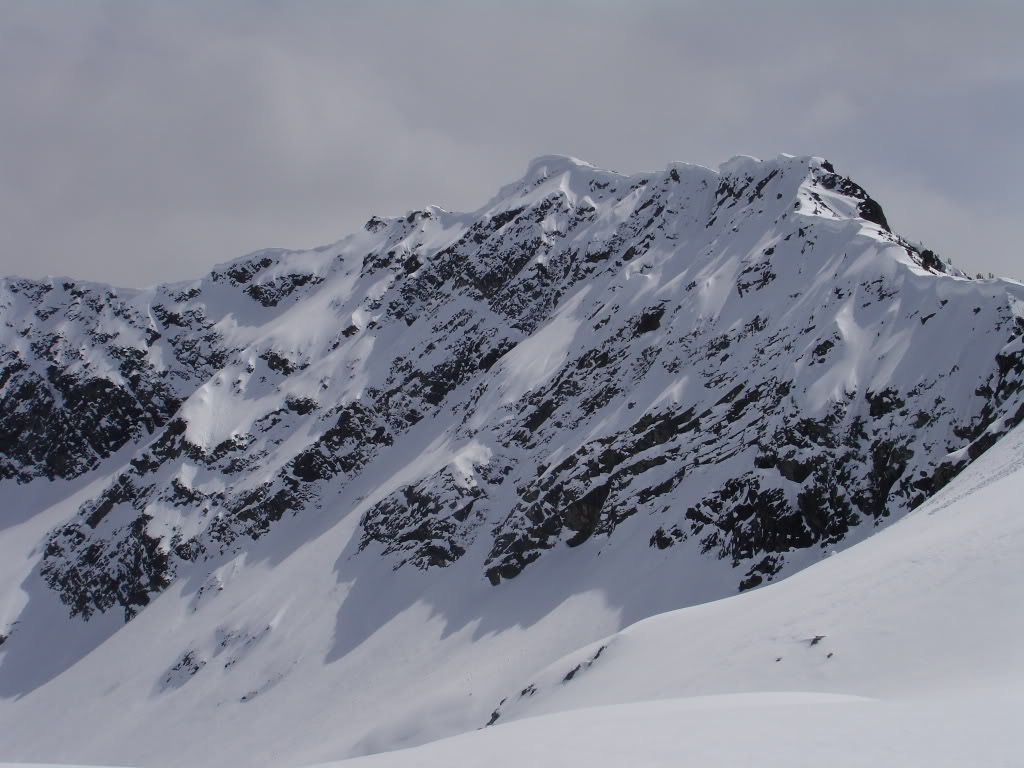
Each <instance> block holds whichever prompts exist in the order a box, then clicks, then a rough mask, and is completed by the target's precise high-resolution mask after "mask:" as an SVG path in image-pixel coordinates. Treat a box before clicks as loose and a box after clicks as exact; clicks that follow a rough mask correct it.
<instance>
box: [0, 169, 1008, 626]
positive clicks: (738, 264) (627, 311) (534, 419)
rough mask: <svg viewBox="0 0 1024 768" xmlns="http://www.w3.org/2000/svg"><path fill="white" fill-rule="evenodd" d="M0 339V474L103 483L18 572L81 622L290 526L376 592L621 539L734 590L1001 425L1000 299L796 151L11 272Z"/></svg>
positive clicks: (933, 480) (539, 179)
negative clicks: (133, 284) (326, 241)
mask: <svg viewBox="0 0 1024 768" xmlns="http://www.w3.org/2000/svg"><path fill="white" fill-rule="evenodd" d="M0 317H2V319H3V327H2V328H0V392H2V395H3V404H2V407H0V476H2V477H3V478H4V482H8V483H10V482H18V483H26V482H45V481H46V480H45V479H49V480H60V479H67V478H73V477H77V476H80V475H83V474H85V473H89V472H103V473H110V477H111V481H110V482H109V484H108V485H107V487H106V488H105V490H103V491H102V492H101V493H99V494H98V495H97V496H96V497H95V498H93V499H91V500H89V501H87V502H86V503H84V504H83V505H82V507H81V509H80V511H79V513H78V515H77V516H76V517H75V518H74V519H72V520H71V521H70V522H68V523H67V524H65V525H63V526H61V527H59V528H58V529H57V530H55V531H54V532H53V533H52V535H51V537H50V539H49V542H48V545H47V548H46V551H45V556H44V559H43V565H42V570H43V574H44V576H45V578H46V580H47V582H48V583H49V585H50V586H51V587H52V588H53V589H55V590H57V591H58V592H59V593H60V595H61V598H62V599H63V600H64V602H65V603H66V604H67V605H68V606H69V608H70V610H71V612H72V613H73V614H76V615H80V616H82V617H85V618H88V617H89V616H90V615H91V614H92V613H93V612H95V611H106V610H109V609H112V608H117V609H119V610H123V611H124V613H125V616H126V618H131V617H132V616H133V615H134V614H135V613H136V612H137V611H138V610H139V609H140V608H141V607H142V606H144V605H146V604H147V603H148V601H149V600H150V598H151V596H152V595H153V594H154V593H156V592H159V591H160V590H162V589H164V588H165V587H167V586H168V585H169V584H170V583H171V582H172V581H173V579H174V578H175V577H176V576H177V575H180V573H181V572H182V571H183V569H189V568H205V569H209V568H212V567H214V565H215V564H216V563H217V562H219V561H221V560H223V559H224V558H226V557H230V556H232V555H234V554H236V553H238V552H239V551H243V550H245V548H246V547H247V546H248V542H251V541H253V540H255V539H257V538H259V537H262V536H264V535H268V534H269V535H272V532H273V529H274V524H275V522H277V521H279V520H281V519H282V518H283V517H285V516H292V515H301V514H302V513H303V512H304V511H305V510H309V509H319V510H321V512H320V514H328V515H331V516H334V517H336V518H340V517H341V516H342V515H345V514H348V513H350V512H353V511H356V512H358V514H359V515H360V524H359V530H358V532H357V535H356V537H355V539H354V540H353V543H352V545H351V550H352V551H351V552H350V553H349V554H350V555H351V556H356V557H385V558H388V559H389V560H390V561H391V562H392V563H393V566H394V567H395V568H399V567H406V566H412V567H416V568H422V569H429V568H443V567H445V566H447V565H449V564H451V563H453V562H454V561H456V560H461V559H463V558H470V559H471V560H472V561H473V562H475V563H477V564H478V567H479V573H480V577H481V578H484V577H486V578H487V579H489V580H490V582H491V583H492V584H494V585H498V584H500V583H501V582H502V581H503V580H507V579H511V578H514V577H515V576H516V575H517V574H519V573H520V572H521V571H522V570H523V569H524V568H527V567H528V566H529V565H530V564H531V563H532V562H534V561H536V560H537V559H538V558H540V557H542V556H546V555H545V553H548V552H552V553H553V552H555V551H557V550H559V549H561V548H565V547H588V546H592V547H600V546H601V542H602V541H607V540H608V538H609V537H612V536H613V535H614V536H630V537H640V538H641V539H642V540H643V541H644V542H646V543H647V545H649V547H650V548H652V549H656V550H666V549H672V548H675V550H676V551H678V556H679V557H701V556H703V557H708V558H715V559H719V560H723V559H724V560H726V561H728V562H729V563H731V564H732V565H733V566H734V567H735V573H736V578H735V586H736V588H739V589H745V588H750V587H754V586H757V585H758V584H761V583H763V582H764V581H766V580H767V581H770V580H772V579H773V578H776V577H778V576H779V575H780V574H784V573H785V572H786V568H787V564H789V563H792V562H793V561H794V559H799V558H794V554H797V553H802V552H807V551H808V550H812V549H824V548H830V549H831V548H834V547H836V546H841V545H842V543H843V542H844V540H845V539H846V538H847V537H848V536H849V535H850V533H851V531H852V530H854V529H859V528H863V527H865V526H873V525H876V524H878V523H879V522H880V521H882V520H884V519H886V518H889V519H891V518H893V517H896V516H899V515H901V514H903V513H904V512H906V511H908V510H909V509H911V508H913V507H914V506H916V505H918V504H920V503H921V502H922V501H923V500H924V499H926V498H927V497H928V496H929V495H931V494H933V493H934V492H935V491H937V490H938V489H939V488H941V487H942V486H943V485H944V484H945V483H947V482H948V481H949V479H950V478H952V477H953V476H954V475H955V474H956V473H958V472H959V471H960V470H961V469H962V468H963V467H964V466H966V464H967V463H968V462H970V461H971V460H973V459H974V458H976V457H977V456H978V455H980V453H981V452H983V451H984V450H986V449H987V448H988V447H990V446H991V445H992V444H993V443H994V441H995V440H997V439H998V438H999V436H1000V435H1002V434H1003V433H1004V432H1005V431H1007V430H1008V429H1009V428H1010V427H1012V426H1013V425H1015V424H1016V423H1018V422H1020V421H1021V420H1022V419H1024V392H1022V383H1024V340H1022V339H1024V336H1022V334H1024V288H1022V287H1021V286H1020V285H1018V284H1015V283H1010V282H1008V281H1001V280H985V281H977V280H970V279H968V278H967V277H966V276H964V275H963V274H962V273H959V272H958V271H956V270H953V269H952V268H951V267H949V266H947V265H945V264H943V263H942V261H941V260H940V259H938V258H936V257H935V255H934V254H933V253H931V252H930V251H920V250H918V249H917V248H916V247H914V246H913V245H911V244H910V243H909V242H907V241H905V240H903V239H902V238H900V237H899V236H898V235H896V234H894V233H893V232H891V231H890V229H889V225H888V223H887V221H886V219H885V216H884V214H883V213H882V209H881V207H880V206H879V205H878V203H876V202H875V201H874V200H872V199H871V198H870V197H868V195H867V194H866V193H865V192H864V190H862V189H861V188H860V187H859V186H857V185H856V184H854V183H853V182H851V181H850V180H849V179H847V178H844V177H842V176H840V175H838V174H836V173H835V171H834V169H833V168H832V167H831V165H829V164H828V163H827V162H824V161H821V160H818V159H813V158H790V157H780V158H779V159H777V160H775V161H770V162H761V161H757V160H753V159H750V158H737V159H735V160H733V161H730V162H729V163H727V164H725V165H724V166H723V167H722V168H721V169H720V170H719V171H718V172H715V171H712V170H709V169H705V168H700V167H696V166H686V165H673V166H670V167H669V168H668V169H667V170H666V171H664V172H662V173H652V174H643V175H638V176H630V177H626V176H621V175H618V174H614V173H609V172H606V171H602V170H599V169H596V168H593V167H590V166H587V165H585V164H582V163H579V162H577V161H573V160H571V159H568V158H541V159H539V160H537V161H535V162H534V163H533V164H532V165H531V166H530V168H529V170H528V172H527V175H526V176H525V177H524V178H523V179H522V180H520V181H519V182H516V183H514V184H512V185H509V186H507V187H505V188H504V189H503V190H502V191H501V192H500V193H499V195H498V196H497V197H496V198H495V199H494V200H493V201H491V202H490V203H489V204H488V205H487V206H485V208H484V209H481V210H480V211H477V212H474V213H471V214H453V213H449V212H447V211H443V210H441V209H437V208H428V209H426V210H424V211H416V212H413V213H410V214H409V215H408V216H407V217H404V218H400V219H388V220H385V219H378V218H374V219H371V220H370V221H369V222H367V224H366V226H365V228H364V231H362V232H360V233H358V234H356V235H353V236H352V237H350V238H347V239H346V240H343V241H341V242H339V243H337V244H335V245H333V246H329V247H326V248H321V249H317V250H316V251H310V252H288V251H279V250H274V251H264V252H259V253H257V254H253V255H252V256H249V257H246V258H245V259H242V260H239V261H237V262H234V263H232V264H229V265H226V266H224V267H220V268H218V269H217V270H216V271H214V272H213V273H211V275H209V276H208V277H206V278H204V279H203V280H199V281H196V282H194V283H188V284H182V285H176V286H161V287H157V288H155V289H151V290H148V291H116V290H114V289H112V288H109V287H106V286H96V285H91V284H76V283H72V282H65V281H60V280H49V281H26V280H15V279H10V280H7V281H5V282H4V283H3V284H2V286H0ZM420 449H422V450H420ZM119 451H120V452H121V453H118V452H119ZM115 453H116V454H117V456H114V454H115ZM111 457H113V458H111ZM424 457H433V458H429V460H428V458H424Z"/></svg>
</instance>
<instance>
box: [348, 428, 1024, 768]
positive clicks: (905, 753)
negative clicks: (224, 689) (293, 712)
mask: <svg viewBox="0 0 1024 768" xmlns="http://www.w3.org/2000/svg"><path fill="white" fill-rule="evenodd" d="M1022 468H1024V430H1021V429H1017V430H1015V431H1014V432H1013V433H1011V434H1010V435H1009V436H1008V437H1007V438H1006V439H1004V440H1003V441H1002V442H1001V443H1000V444H998V445H997V446H996V447H995V448H993V449H992V450H991V451H989V453H987V454H986V455H985V456H984V457H982V459H980V460H979V461H978V462H977V463H975V464H974V465H972V466H971V467H970V468H969V469H968V470H967V471H966V472H965V473H964V474H963V475H962V476H961V477H959V478H958V479H957V480H956V481H954V483H953V484H952V485H950V486H949V487H948V488H947V489H945V490H944V491H943V492H941V493H940V494H939V495H938V496H936V497H935V498H934V499H932V500H931V501H930V502H928V503H926V504H925V505H924V506H923V507H921V508H920V509H918V510H917V511H915V512H912V513H911V514H910V515H908V516H907V517H906V518H904V519H903V520H902V521H900V522H899V523H897V524H895V525H893V526H892V527H891V528H889V529H887V530H885V531H883V532H881V533H879V534H878V535H876V536H874V537H871V538H869V539H867V540H866V541H864V542H861V543H860V544H858V545H856V546H855V547H853V548H851V549H849V550H846V551H845V552H842V553H839V554H837V555H835V556H834V557H832V558H829V559H828V560H826V561H823V562H821V563H820V564H818V565H814V566H811V567H810V568H808V569H806V570H804V571H802V572H800V573H798V574H796V575H795V576H792V577H790V578H788V579H786V580H785V581H783V582H781V583H779V584H776V585H773V586H769V587H766V588H764V589H760V590H757V591H754V592H749V593H746V594H743V595H738V596H736V597H730V598H726V599H724V600H720V601H717V602H714V603H708V604H705V605H700V606H695V607H692V608H685V609H682V610H678V611H672V612H669V613H664V614H661V615H658V616H654V617H652V618H649V619H646V620H644V621H641V622H638V623H637V624H634V625H632V626H630V627H629V628H627V629H625V630H623V631H622V632H619V633H618V634H615V635H612V636H611V637H609V638H607V639H606V640H603V641H601V642H599V643H596V644H594V645H592V646H589V647H587V648H585V649H582V650H581V651H579V652H576V653H573V654H571V655H569V656H567V657H565V658H564V659H562V660H561V661H559V662H557V663H555V664H553V665H551V666H550V667H548V668H547V669H545V670H544V671H542V672H540V673H539V674H538V675H536V676H535V677H534V678H533V679H532V680H531V681H526V682H524V688H523V689H522V690H523V693H521V692H520V691H515V692H512V693H511V695H510V697H509V699H508V700H507V701H506V703H505V705H504V706H503V707H502V712H503V713H504V714H502V716H501V717H500V718H499V720H498V723H499V724H498V725H495V726H494V727H491V728H487V729H484V730H482V731H477V732H474V733H468V734H464V735H461V736H457V737H454V738H449V739H444V740H442V741H438V742H434V743H431V744H427V745H424V746H421V747H418V748H415V749H409V750H403V751H398V752H391V753H385V754H378V755H372V756H369V757H365V758H360V759H355V760H347V761H342V762H339V763H333V764H331V765H334V766H338V768H340V767H341V766H346V768H347V767H348V766H352V768H356V766H359V767H360V768H361V767H362V766H367V768H369V767H370V766H373V768H406V767H411V766H417V767H418V768H428V767H429V768H433V767H434V766H437V767H438V768H440V767H441V766H445V767H446V768H451V767H453V766H467V768H468V767H469V766H480V765H486V766H490V767H491V768H505V766H508V767H509V768H520V767H521V766H527V765H530V766H565V765H586V766H591V767H592V768H600V767H603V766H623V765H629V766H680V765H694V766H702V768H709V767H710V766H723V767H724V766H743V765H758V766H765V767H771V766H779V767H780V768H783V767H785V768H797V767H799V766H808V768H811V766H814V767H815V768H819V767H820V766H823V765H828V766H900V768H910V767H913V766H921V768H936V767H937V766H950V768H953V767H954V766H957V767H962V766H1007V767H1009V766H1020V765H1024V733H1022V731H1021V728H1020V713H1021V712H1024V645H1022V644H1021V637H1022V635H1024V577H1022V575H1021V568H1020V564H1021V559H1020V553H1021V551H1022V548H1024V514H1022V511H1024V510H1022V502H1021V500H1022V499H1024V471H1022ZM601 649H603V650H601ZM599 650H601V653H600V655H599V656H598V657H597V659H596V660H594V657H595V656H596V655H597V652H598V651H599ZM589 662H592V663H590V665H589V666H587V665H588V663H589ZM574 669H576V670H577V671H576V673H575V674H573V675H572V676H571V678H570V679H568V680H566V677H567V676H568V675H569V673H570V672H571V671H572V670H574ZM512 718H524V719H519V720H516V721H515V722H510V723H507V724H505V721H506V720H508V719H512Z"/></svg>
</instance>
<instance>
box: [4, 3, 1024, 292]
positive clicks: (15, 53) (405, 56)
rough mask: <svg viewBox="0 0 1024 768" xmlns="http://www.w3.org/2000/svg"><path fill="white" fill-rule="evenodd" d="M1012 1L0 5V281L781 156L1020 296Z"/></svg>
mask: <svg viewBox="0 0 1024 768" xmlns="http://www.w3.org/2000/svg"><path fill="white" fill-rule="evenodd" d="M1022 7H1024V6H1022V4H1019V3H1012V2H1005V3H995V2H989V3H971V4H966V3H965V4H953V3H948V4H946V3H943V2H929V3H911V2H907V3H903V4H897V3H881V2H879V3H872V2H864V1H862V2H858V3H855V4H854V3H843V4H840V3H830V2H824V1H823V0H821V1H819V2H817V3H796V2H772V3H768V2H745V3H741V2H715V3H710V2H708V3H690V2H677V3H670V2H640V1H638V0H629V1H628V2H627V1H626V0H621V2H596V1H595V2H569V1H566V2H553V1H552V0H549V2H546V3H540V2H501V3H498V2H487V1H485V0H477V1H476V2H470V1H469V0H467V1H466V2H430V3H428V2H397V1H396V2H389V1H387V0H383V1H379V2H374V3H369V2H367V3H361V2H332V3H328V2H288V3H285V2H259V1H254V2H246V3H241V2H183V1H182V0H178V1H177V2H173V3H172V2H166V3H158V2H142V1H140V0H130V1H125V2H101V1H100V0H69V1H68V2H64V3H61V2H48V1H45V0H24V2H13V1H10V0H0V234H2V236H3V242H2V247H0V274H20V275H25V276H40V275H43V274H58V275H73V276H76V277H86V278H91V279H97V280H103V281H111V282H114V283H117V284H121V285H139V286H141V285H146V284H149V283H153V282H157V281H166V280H179V279H186V278H191V277H198V276H199V275H201V274H202V273H203V272H205V271H206V270H208V269H209V268H210V266H212V265H213V264H214V263H215V262H219V261H225V260H227V259H231V258H234V257H236V256H239V255H242V254H243V253H246V252H248V251H251V250H255V249H257V248H261V247H267V246H286V247H310V246H315V245H319V244H322V243H327V242H331V241H334V240H337V239H339V238H340V237H342V236H343V235H345V234H347V233H348V232H350V231H352V230H354V229H355V228H357V227H359V226H361V225H362V223H363V222H364V221H366V219H368V218H369V217H370V216H371V215H372V214H380V215H400V214H402V213H404V212H405V211H406V210H408V209H410V208H419V207H422V206H424V205H426V204H431V203H432V204H437V205H441V206H443V207H445V208H449V209H454V210H466V209H473V208H476V207H478V206H480V205H482V204H483V203H484V202H486V200H487V199H488V198H489V197H491V196H492V195H493V194H494V193H495V191H496V190H497V189H498V188H499V187H500V186H501V185H503V184H505V183H507V182H509V181H512V180H514V179H515V178H518V177H519V176H520V175H521V174H522V172H523V171H524V169H525V167H526V164H527V162H528V161H529V160H530V158H532V157H534V156H536V155H539V154H548V153H553V152H558V153H565V154H571V155H575V156H577V157H581V158H583V159H585V160H587V161H589V162H592V163H594V164H596V165H599V166H601V167H605V168H611V169H614V170H619V171H623V172H636V171H641V170H654V169H660V168H664V167H665V165H666V163H668V162H669V161H672V160H683V161H687V162H695V163H700V164H703V165H709V166H711V167H716V166H717V165H718V164H719V163H721V162H723V161H725V160H726V159H728V158H729V157H731V156H732V155H735V154H741V153H742V154H752V155H756V156H760V157H774V156H775V155H776V154H778V153H779V152H789V153H793V154H815V155H823V156H825V157H827V158H829V159H831V160H832V161H833V163H834V164H835V166H836V168H837V170H839V171H840V172H842V173H845V174H847V175H849V176H851V177H852V178H853V179H854V180H855V181H857V182H858V183H860V184H861V185H862V186H864V187H865V188H866V189H868V191H869V192H870V193H871V194H872V195H873V196H874V197H876V198H877V199H878V200H879V201H880V202H881V203H882V205H883V207H884V208H885V210H886V213H887V215H888V217H889V221H890V222H891V223H892V224H893V226H894V228H895V229H897V230H898V231H899V232H900V233H901V234H903V235H905V236H907V237H910V238H912V239H919V240H922V241H924V242H925V244H926V245H928V246H929V247H931V248H933V249H935V250H936V251H938V252H939V253H940V254H942V255H943V256H949V257H952V258H953V260H954V263H956V264H957V265H959V266H961V267H963V268H964V269H967V270H968V271H971V272H976V271H984V272H988V271H993V272H997V273H1000V274H1007V275H1010V276H1013V277H1017V278H1021V277H1024V257H1022V254H1021V249H1020V247H1019V245H1018V238H1017V237H1016V230H1017V226H1016V223H1017V222H1016V219H1017V218H1018V217H1019V215H1020V211H1021V210H1022V209H1024V191H1022V189H1024V185H1022V184H1021V182H1020V178H1021V176H1022V173H1024V145H1022V141H1021V138H1020V136H1021V125H1022V122H1024V121H1022V118H1024V55H1022V54H1021V53H1020V51H1021V43H1020V39H1019V37H1020V33H1021V31H1022V29H1024V11H1022V10H1021V8H1022Z"/></svg>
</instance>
